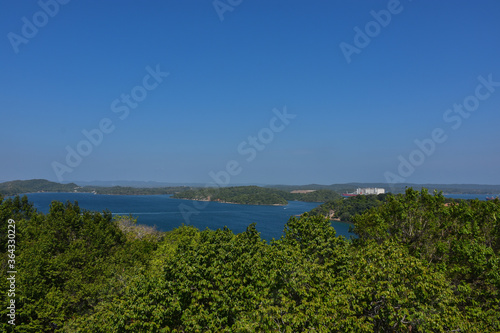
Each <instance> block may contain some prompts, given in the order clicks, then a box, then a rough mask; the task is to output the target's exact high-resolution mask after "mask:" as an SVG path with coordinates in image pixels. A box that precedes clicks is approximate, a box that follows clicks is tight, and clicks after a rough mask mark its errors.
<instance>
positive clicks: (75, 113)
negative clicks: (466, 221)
mask: <svg viewBox="0 0 500 333" xmlns="http://www.w3.org/2000/svg"><path fill="white" fill-rule="evenodd" d="M194 3H196V6H193V2H190V3H186V2H160V1H155V2H149V3H147V4H144V3H139V2H137V1H128V0H127V1H122V2H120V5H119V6H118V5H116V4H112V3H101V2H98V1H95V0H91V1H86V2H77V1H62V0H59V2H57V1H56V0H41V1H39V2H25V3H18V2H8V3H3V4H1V5H0V8H1V11H0V12H1V14H0V15H2V16H1V19H0V31H1V32H3V36H4V37H3V42H2V43H0V64H1V65H0V66H1V69H2V71H1V72H2V76H1V77H0V89H1V90H0V91H1V93H0V105H2V111H1V113H0V124H1V128H0V140H1V141H2V143H3V144H2V145H1V148H0V154H1V156H2V160H1V161H2V163H1V164H0V165H1V166H0V179H3V180H4V181H9V180H16V179H35V178H41V179H48V180H51V181H57V182H61V181H64V182H71V181H76V182H78V181H108V180H110V181H119V180H127V181H157V182H168V183H201V184H205V183H209V182H217V181H220V182H221V183H224V184H228V185H231V184H250V183H253V184H290V185H301V184H303V185H305V184H340V183H349V182H361V183H364V182H370V183H386V182H390V181H394V182H405V183H415V184H429V183H434V184H500V173H499V172H498V170H500V135H499V133H500V132H499V130H498V126H499V124H500V62H499V61H498V59H500V44H499V43H498V33H499V32H500V21H499V20H498V13H499V12H500V3H499V2H498V1H493V0H487V1H481V2H480V5H478V4H477V3H472V2H469V1H465V0H461V1H456V2H453V3H441V2H438V3H436V2H431V1H424V0H420V1H410V0H406V1H405V0H401V1H396V0H389V1H358V2H356V3H353V2H349V3H347V2H343V3H334V2H319V1H315V2H304V1H284V0H279V1H273V2H271V3H269V2H264V1H262V0H261V1H252V2H250V1H231V2H228V1H225V0H220V1H218V2H217V1H215V2H214V1H196V2H194ZM214 3H215V4H218V7H214Z"/></svg>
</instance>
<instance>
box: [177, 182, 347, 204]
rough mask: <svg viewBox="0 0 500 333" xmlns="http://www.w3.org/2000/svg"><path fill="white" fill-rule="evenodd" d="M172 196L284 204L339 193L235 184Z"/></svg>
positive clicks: (246, 202)
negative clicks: (298, 191) (233, 185)
mask: <svg viewBox="0 0 500 333" xmlns="http://www.w3.org/2000/svg"><path fill="white" fill-rule="evenodd" d="M173 197H174V198H179V199H190V200H204V201H219V202H227V203H237V204H243V205H286V204H288V200H296V201H306V202H324V201H328V200H333V199H337V198H340V195H339V194H338V193H336V192H333V191H330V190H318V191H314V192H310V193H290V192H286V191H282V190H277V189H271V188H266V187H259V186H236V187H221V188H215V187H207V188H198V189H190V190H186V191H181V192H178V193H176V194H175V195H174V196H173Z"/></svg>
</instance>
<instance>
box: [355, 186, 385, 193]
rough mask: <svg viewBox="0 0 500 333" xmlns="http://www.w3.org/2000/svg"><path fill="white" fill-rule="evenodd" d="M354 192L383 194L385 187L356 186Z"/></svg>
mask: <svg viewBox="0 0 500 333" xmlns="http://www.w3.org/2000/svg"><path fill="white" fill-rule="evenodd" d="M354 193H355V194H361V195H366V194H384V193H385V189H384V188H379V187H365V188H358V189H357V190H356V192H354Z"/></svg>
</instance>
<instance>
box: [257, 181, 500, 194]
mask: <svg viewBox="0 0 500 333" xmlns="http://www.w3.org/2000/svg"><path fill="white" fill-rule="evenodd" d="M267 187H268V188H275V189H279V190H283V191H293V190H331V191H335V192H338V193H344V192H352V191H355V190H356V189H357V188H358V187H381V188H384V189H385V191H386V192H391V193H394V194H396V193H404V192H405V190H406V188H409V187H412V188H413V189H415V190H418V191H420V190H421V189H422V188H427V189H428V190H429V191H430V192H431V193H432V191H433V190H438V191H443V193H445V194H499V193H500V185H482V184H412V183H401V184H388V183H346V184H332V185H319V184H310V185H269V186H267Z"/></svg>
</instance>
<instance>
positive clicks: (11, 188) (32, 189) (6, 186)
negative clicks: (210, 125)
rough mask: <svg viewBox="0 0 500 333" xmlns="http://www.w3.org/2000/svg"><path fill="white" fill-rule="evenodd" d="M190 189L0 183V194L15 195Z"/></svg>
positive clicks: (150, 192) (155, 192) (152, 192)
mask: <svg viewBox="0 0 500 333" xmlns="http://www.w3.org/2000/svg"><path fill="white" fill-rule="evenodd" d="M187 189H189V187H186V186H172V187H147V188H141V187H130V186H108V187H104V186H78V185H77V184H75V183H69V184H60V183H55V182H51V181H48V180H45V179H30V180H14V181H10V182H4V183H0V195H5V196H14V195H19V194H26V193H36V192H66V193H95V194H109V195H160V194H174V193H176V192H179V191H185V190H187Z"/></svg>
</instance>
